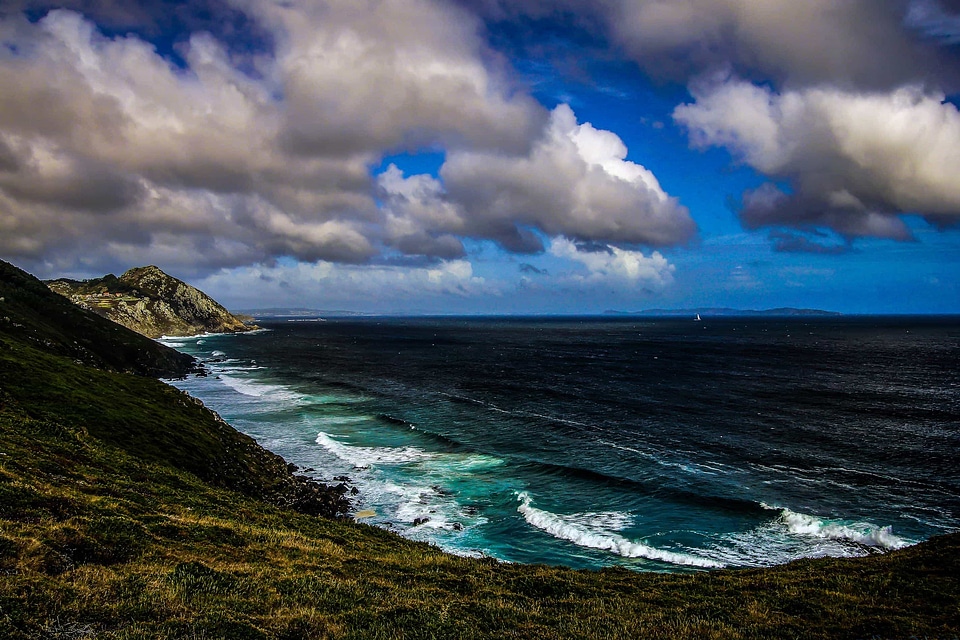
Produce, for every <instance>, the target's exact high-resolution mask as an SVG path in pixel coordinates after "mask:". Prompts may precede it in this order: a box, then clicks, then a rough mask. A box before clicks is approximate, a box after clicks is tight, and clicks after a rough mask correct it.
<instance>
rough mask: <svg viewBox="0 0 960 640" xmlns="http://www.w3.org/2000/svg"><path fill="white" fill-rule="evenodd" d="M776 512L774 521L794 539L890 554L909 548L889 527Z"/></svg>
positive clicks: (781, 511) (803, 514) (787, 511)
mask: <svg viewBox="0 0 960 640" xmlns="http://www.w3.org/2000/svg"><path fill="white" fill-rule="evenodd" d="M762 506H763V507H764V508H766V509H778V507H772V506H769V505H766V504H764V505H762ZM779 511H780V516H779V517H778V518H777V521H778V522H779V523H780V524H781V525H783V526H784V527H786V529H787V531H788V532H790V533H791V534H793V535H797V536H806V537H813V538H822V539H827V540H839V541H848V542H855V543H857V544H861V545H863V546H865V547H878V548H881V549H886V550H890V551H892V550H894V549H902V548H904V547H908V546H910V544H911V543H910V542H908V541H907V540H904V539H903V538H901V537H899V536H897V535H894V533H893V527H892V526H890V525H887V526H885V527H880V526H877V525H875V524H871V523H869V522H852V523H844V522H842V521H831V520H825V519H822V518H818V517H816V516H811V515H807V514H805V513H798V512H796V511H791V510H790V509H779Z"/></svg>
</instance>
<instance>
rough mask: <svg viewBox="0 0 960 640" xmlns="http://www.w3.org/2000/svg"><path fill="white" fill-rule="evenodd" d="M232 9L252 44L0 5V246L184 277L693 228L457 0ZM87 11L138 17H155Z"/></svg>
mask: <svg viewBox="0 0 960 640" xmlns="http://www.w3.org/2000/svg"><path fill="white" fill-rule="evenodd" d="M211 6H213V5H211ZM133 8H134V9H137V8H138V7H137V6H136V5H134V7H133ZM215 8H216V9H217V10H219V11H221V13H223V12H226V8H224V7H223V6H220V5H216V7H215ZM139 9H142V10H143V11H146V8H145V7H139ZM211 10H213V9H211ZM131 11H133V10H131ZM230 11H232V12H233V13H232V14H230V15H235V14H236V13H237V12H238V11H239V12H241V13H242V15H245V16H247V19H248V21H249V23H250V24H252V25H255V26H256V29H255V31H256V32H257V33H260V34H268V35H267V36H262V37H261V39H263V40H265V41H268V42H269V45H270V46H268V47H264V48H263V49H262V50H258V49H254V50H253V51H250V52H246V53H244V54H238V53H237V47H236V42H231V41H230V39H229V38H227V37H226V36H224V35H223V34H220V36H221V37H220V38H218V37H217V36H215V35H213V34H212V33H210V32H206V31H198V32H194V33H192V34H190V35H189V37H188V38H186V39H185V40H183V41H182V42H180V43H178V44H177V45H176V46H175V47H174V50H175V53H176V57H177V59H173V58H171V57H170V55H168V56H166V57H165V56H164V55H161V54H160V52H159V51H158V50H157V49H156V48H155V47H154V45H152V44H150V43H149V42H147V41H146V40H144V39H142V38H141V37H140V36H138V35H136V34H134V33H128V34H126V35H119V36H115V35H109V36H108V35H105V34H104V32H102V31H101V30H100V28H99V27H98V26H97V25H95V24H94V23H93V22H91V21H90V20H89V19H87V18H85V17H84V16H82V15H81V14H79V13H76V12H72V11H67V10H53V11H50V12H49V13H47V14H46V15H45V16H44V17H42V18H41V19H39V20H37V21H36V22H30V21H28V20H27V19H25V18H24V17H23V16H21V15H18V14H13V13H7V14H6V15H5V16H3V17H2V20H0V42H2V47H0V87H3V88H5V89H6V90H3V91H0V230H2V231H3V234H2V236H0V252H2V253H3V254H4V255H6V256H14V257H23V258H26V259H31V260H34V261H43V262H44V263H45V264H46V265H47V266H48V269H49V270H56V269H58V268H60V269H70V268H78V265H84V266H85V268H87V269H90V270H98V269H111V268H115V266H119V267H121V268H122V267H123V266H125V265H126V264H127V261H128V260H129V259H131V256H138V257H137V258H136V259H135V261H136V262H143V261H145V260H152V261H157V262H164V263H165V264H168V265H170V264H171V263H172V264H173V265H174V266H177V265H179V266H182V267H184V268H187V269H189V270H190V271H192V272H194V273H197V274H202V273H206V272H210V271H211V270H216V269H219V268H233V267H237V266H242V265H248V264H255V263H261V262H262V263H265V264H268V263H270V262H271V261H273V260H275V259H278V258H283V257H289V258H293V259H296V260H301V261H305V262H317V261H328V262H339V263H355V264H362V263H367V262H370V261H376V260H381V259H383V258H385V257H389V256H391V255H409V256H421V257H423V258H425V259H457V258H463V257H464V256H465V252H464V248H463V240H464V239H467V238H471V239H481V240H492V241H495V242H497V243H499V244H500V245H501V246H503V247H505V248H506V249H507V250H509V251H518V252H532V251H542V250H543V244H542V240H541V237H542V236H547V237H550V236H556V235H560V234H565V235H568V236H570V237H573V238H577V239H585V240H601V241H605V242H626V243H648V244H654V245H667V244H675V243H681V242H684V241H686V240H687V239H688V238H689V237H690V236H691V235H692V234H693V233H694V230H695V227H694V224H693V222H692V219H691V218H690V216H689V213H688V212H687V211H686V209H684V208H683V207H682V206H680V205H679V203H678V202H677V201H676V199H675V198H670V197H669V196H668V195H667V194H666V193H664V192H663V190H662V189H661V188H660V186H659V184H658V182H657V180H656V178H655V177H654V176H653V174H652V173H651V172H649V171H648V170H646V169H644V168H643V167H641V166H639V165H636V164H634V163H632V162H628V161H626V160H625V159H624V158H625V156H626V148H625V146H624V145H623V143H622V142H621V141H620V139H619V138H617V137H616V136H615V135H614V134H612V133H610V132H604V131H599V130H596V129H594V128H593V127H591V126H590V125H578V124H577V121H576V117H575V116H574V114H573V112H572V111H571V110H570V109H569V108H567V107H563V108H560V109H557V110H555V111H554V112H553V113H552V114H551V113H549V112H547V111H546V110H545V109H544V108H543V107H542V106H541V105H540V104H539V103H538V102H536V101H535V100H534V99H533V98H532V97H531V96H530V95H529V94H527V93H526V92H524V91H523V90H522V89H521V88H520V87H517V86H515V85H514V84H513V82H512V80H511V74H510V72H509V68H508V65H507V64H506V61H505V60H504V59H503V58H502V57H501V56H499V55H498V54H497V53H496V52H495V51H493V50H492V49H490V48H489V46H488V45H487V44H486V42H485V41H484V40H483V38H482V37H481V33H482V23H481V21H480V20H479V19H478V18H477V17H475V16H474V15H472V14H471V13H469V12H467V11H465V10H464V9H462V8H458V7H457V6H456V5H453V4H449V3H444V2H436V1H430V0H405V1H404V2H372V1H370V2H338V1H330V2H323V3H315V2H306V1H304V2H276V3H273V2H257V3H242V2H238V3H236V4H235V6H234V7H231V8H230ZM99 15H100V16H101V17H104V16H106V17H112V19H113V20H114V21H115V22H118V23H120V24H125V23H126V22H130V21H133V20H134V19H135V18H137V17H139V18H141V19H143V20H145V21H146V24H147V26H145V27H144V30H146V31H149V28H148V27H149V24H150V19H156V20H160V18H159V17H156V16H152V17H150V16H146V17H145V16H142V15H140V14H137V13H136V12H135V11H133V17H130V16H129V15H128V14H124V13H122V12H118V11H112V12H111V11H110V10H108V8H104V7H101V11H100V12H99ZM104 19H106V18H104ZM183 22H184V23H185V24H186V23H189V22H190V17H189V16H188V17H187V18H184V20H183ZM12 88H15V90H13V89H12ZM422 148H436V149H442V150H444V151H446V153H447V160H446V163H445V164H444V166H443V170H442V172H441V175H440V178H439V179H438V178H435V177H433V176H427V175H424V176H410V177H403V176H402V175H401V174H399V173H398V170H397V169H395V168H394V169H388V170H387V171H386V172H384V173H383V174H381V175H379V176H373V175H371V168H372V167H374V166H376V165H377V164H378V163H379V162H380V160H381V158H382V157H384V155H386V154H389V153H395V152H398V151H404V150H410V151H415V150H418V149H422Z"/></svg>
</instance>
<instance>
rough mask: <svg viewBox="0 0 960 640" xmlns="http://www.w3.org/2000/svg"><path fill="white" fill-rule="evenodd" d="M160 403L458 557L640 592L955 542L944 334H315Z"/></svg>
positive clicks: (951, 356) (213, 372)
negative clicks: (563, 569)
mask: <svg viewBox="0 0 960 640" xmlns="http://www.w3.org/2000/svg"><path fill="white" fill-rule="evenodd" d="M261 326H263V327H264V329H263V330H262V331H257V332H254V333H248V334H240V335H208V336H199V337H193V338H169V339H164V340H163V342H165V343H166V344H168V345H170V346H173V347H175V348H177V349H179V350H181V351H184V352H187V353H190V354H192V355H194V356H196V357H198V358H199V359H200V360H201V361H203V362H204V363H205V365H206V367H207V369H208V370H209V375H207V376H206V377H198V376H191V377H189V378H187V379H185V380H179V381H172V383H173V384H175V385H176V386H178V387H179V388H181V389H184V390H186V391H188V392H189V393H190V394H191V395H193V396H195V397H197V398H199V399H200V400H202V401H203V402H204V403H205V404H206V405H207V406H208V407H210V408H211V409H213V410H215V411H217V412H218V413H220V414H221V415H222V416H223V417H224V418H225V419H226V420H227V421H228V422H230V423H231V424H232V425H234V426H235V427H236V428H237V429H239V430H240V431H242V432H245V433H247V434H249V435H251V436H253V437H254V438H256V439H257V440H258V441H259V442H260V443H261V444H262V445H263V446H265V447H266V448H268V449H270V450H272V451H274V452H275V453H277V454H279V455H281V456H283V457H284V458H285V459H287V460H288V461H289V462H292V463H294V464H296V465H298V466H299V467H301V473H305V474H306V475H310V476H312V477H315V478H317V479H319V480H322V481H327V482H333V483H336V482H338V480H335V478H339V477H342V476H347V477H348V478H349V479H350V483H351V484H352V485H353V486H355V487H356V488H357V490H358V492H359V493H358V494H357V495H355V496H353V499H354V501H355V504H356V508H357V511H358V512H360V515H363V516H366V517H365V518H364V521H365V522H368V523H370V524H372V525H376V526H381V527H385V528H387V529H390V530H393V531H395V532H397V533H399V534H401V535H403V536H405V537H408V538H411V539H415V540H421V541H426V542H429V543H432V544H435V545H437V546H439V547H441V548H443V549H445V550H447V551H450V552H452V553H458V554H463V555H471V556H490V557H493V558H497V559H499V560H502V561H507V562H522V563H548V564H553V565H565V566H570V567H577V568H581V567H587V568H599V567H605V566H611V565H620V566H625V567H628V568H632V569H636V570H643V571H668V572H677V571H700V570H707V569H710V568H718V567H759V566H770V565H776V564H781V563H785V562H788V561H791V560H794V559H798V558H804V557H819V556H863V555H868V554H872V553H884V552H886V551H889V550H893V549H898V548H901V547H904V546H908V545H911V544H915V543H917V542H919V541H921V540H925V539H927V538H929V537H931V536H934V535H937V534H943V533H947V532H951V531H957V530H960V464H958V460H960V370H958V366H957V365H958V361H960V360H958V354H960V322H958V320H957V318H931V317H927V318H875V317H863V318H856V317H852V318H847V317H829V318H826V317H823V318H821V317H816V318H704V319H703V320H702V321H699V322H698V321H695V320H694V319H693V318H655V319H651V318H633V317H610V318H606V317H604V318H569V317H562V318H472V317H471V318H374V317H369V318H368V317H364V318H329V319H326V320H323V319H315V320H314V321H309V320H304V319H298V321H284V320H278V321H265V322H261Z"/></svg>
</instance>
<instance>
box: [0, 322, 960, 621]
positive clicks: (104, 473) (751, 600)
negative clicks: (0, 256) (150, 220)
mask: <svg viewBox="0 0 960 640" xmlns="http://www.w3.org/2000/svg"><path fill="white" fill-rule="evenodd" d="M32 335H33V334H30V333H29V332H24V331H21V330H20V329H17V330H16V331H11V330H8V327H7V325H3V326H0V637H3V638H11V639H27V638H31V639H32V638H84V637H91V638H94V637H95V638H129V639H133V638H237V639H244V638H255V639H281V638H289V639H293V638H296V639H301V638H341V637H342V638H637V637H650V638H710V637H713V638H764V637H776V638H817V637H830V638H834V637H848V638H870V637H882V638H907V637H911V636H926V637H939V638H952V637H955V636H956V635H957V634H958V633H960V536H956V535H954V536H946V537H942V538H938V539H935V540H933V541H930V542H928V543H924V544H922V545H918V546H916V547H912V548H909V549H904V550H902V551H898V552H895V553H891V554H887V555H882V556H872V557H868V558H861V559H845V560H835V559H821V560H807V561H802V562H796V563H792V564H790V565H786V566H783V567H776V568H772V569H764V570H748V571H717V572H712V573H701V574H695V575H689V574H688V575H661V574H638V573H634V572H630V571H627V570H623V569H611V570H605V571H599V572H589V571H573V570H569V569H563V568H554V567H545V566H523V565H505V564H500V563H497V562H495V561H492V560H477V559H469V558H460V557H456V556H451V555H448V554H444V553H442V552H440V551H438V550H437V549H435V548H432V547H430V546H428V545H424V544H420V543H414V542H410V541H407V540H404V539H402V538H399V537H397V536H395V535H393V534H391V533H389V532H386V531H383V530H380V529H376V528H373V527H370V526H367V525H363V524H359V523H354V522H351V521H348V520H334V519H326V518H317V517H314V516H313V515H308V514H309V513H311V509H309V508H308V509H301V511H306V512H307V513H306V514H305V513H299V512H297V511H295V510H293V509H291V508H290V503H291V502H292V503H293V506H302V504H298V503H297V502H296V499H297V498H298V497H302V495H301V494H298V493H297V491H296V490H293V491H291V490H290V487H291V486H304V485H297V483H296V482H295V480H296V479H295V478H294V481H291V480H290V479H291V478H293V476H291V475H290V474H289V473H288V472H287V470H286V467H285V466H284V465H283V463H282V461H281V460H279V458H276V456H272V455H271V454H268V453H266V452H264V451H263V450H262V449H259V447H257V446H256V445H255V443H253V442H252V441H251V440H250V439H249V438H246V437H245V436H242V435H241V434H238V433H236V432H235V431H233V430H232V429H231V428H229V426H228V425H226V424H224V423H223V422H222V421H221V420H219V419H218V418H217V416H216V415H215V414H213V413H212V412H209V411H207V410H205V409H203V408H202V406H200V405H199V404H198V403H196V402H195V401H193V400H191V399H190V398H189V397H187V396H185V395H183V394H182V393H180V392H179V391H177V390H175V389H172V388H170V387H168V386H166V385H164V384H162V383H160V382H158V381H155V380H150V379H147V378H144V377H137V376H133V375H129V374H121V373H116V372H111V371H103V370H98V369H95V368H92V367H89V366H86V365H83V364H77V363H76V362H74V360H73V359H71V358H68V357H64V356H63V355H60V354H58V353H57V352H56V349H53V350H52V351H53V352H50V351H48V350H47V349H46V347H45V346H44V345H43V344H42V341H41V343H37V341H36V340H34V339H33V337H32ZM291 482H293V484H291ZM334 495H336V496H337V497H339V498H342V495H341V493H340V492H335V494H334ZM291 497H292V498H293V499H291ZM321 502H322V501H321ZM313 504H314V505H316V504H317V503H316V502H315V503H313Z"/></svg>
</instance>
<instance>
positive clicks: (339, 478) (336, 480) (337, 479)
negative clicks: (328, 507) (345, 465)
mask: <svg viewBox="0 0 960 640" xmlns="http://www.w3.org/2000/svg"><path fill="white" fill-rule="evenodd" d="M333 481H334V482H350V478H348V477H347V476H337V477H335V478H334V479H333Z"/></svg>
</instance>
